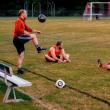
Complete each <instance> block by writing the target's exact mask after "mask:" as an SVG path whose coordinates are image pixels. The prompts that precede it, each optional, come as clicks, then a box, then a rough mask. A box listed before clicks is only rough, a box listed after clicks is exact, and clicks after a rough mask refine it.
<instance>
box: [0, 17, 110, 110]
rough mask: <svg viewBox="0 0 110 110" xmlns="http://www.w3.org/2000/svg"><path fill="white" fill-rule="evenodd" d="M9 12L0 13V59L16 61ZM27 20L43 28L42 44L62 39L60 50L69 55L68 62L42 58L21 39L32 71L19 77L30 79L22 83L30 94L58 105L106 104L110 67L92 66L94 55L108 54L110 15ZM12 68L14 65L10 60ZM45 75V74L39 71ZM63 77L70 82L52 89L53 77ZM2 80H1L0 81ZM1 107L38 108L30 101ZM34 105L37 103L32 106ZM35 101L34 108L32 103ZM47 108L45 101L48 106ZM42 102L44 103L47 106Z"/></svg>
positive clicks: (73, 109)
mask: <svg viewBox="0 0 110 110" xmlns="http://www.w3.org/2000/svg"><path fill="white" fill-rule="evenodd" d="M14 22H15V19H14V18H12V19H11V18H7V19H6V18H1V19H0V59H3V60H6V61H8V62H11V63H13V64H16V60H17V52H16V50H15V48H14V46H13V45H12V30H13V27H14ZM27 23H28V24H29V25H30V26H31V27H33V28H35V29H38V30H41V31H43V32H44V34H43V35H41V36H38V39H39V41H40V43H41V45H42V46H43V47H48V48H49V47H50V46H51V45H53V44H54V43H55V42H56V41H58V40H62V41H63V43H64V47H65V50H66V51H67V52H68V53H70V55H71V60H72V62H71V63H68V64H55V63H54V64H52V63H47V62H46V61H45V59H44V53H41V54H37V53H36V51H35V47H34V46H33V44H32V42H30V43H27V44H26V52H25V61H24V67H25V68H28V69H29V70H31V71H34V72H36V75H35V74H32V73H30V72H26V73H25V74H24V75H22V76H21V77H23V78H25V79H28V80H29V81H31V82H32V83H33V85H32V86H31V87H29V88H28V87H27V88H21V89H22V90H24V91H25V92H27V93H28V94H30V95H31V96H33V97H35V99H39V100H40V101H41V102H45V104H47V105H48V104H49V105H50V106H51V107H53V109H54V108H56V109H58V110H61V109H62V110H110V72H109V71H106V70H101V69H98V68H97V62H96V61H97V59H98V58H101V59H102V61H103V62H106V61H108V60H110V21H109V20H99V21H92V22H89V21H84V20H82V19H78V20H77V19H73V18H66V19H65V18H53V19H51V18H49V19H47V22H46V23H39V22H38V21H37V19H31V18H30V19H28V20H27ZM12 67H13V69H14V71H15V73H16V67H15V66H12ZM38 74H41V75H43V76H46V77H47V78H44V77H42V76H41V75H38ZM49 78H50V79H53V80H57V79H60V78H61V79H63V80H64V81H65V82H66V84H67V85H68V86H69V87H70V88H69V87H68V86H67V87H65V88H64V89H57V88H56V87H55V82H53V81H51V80H49ZM0 84H1V83H0ZM0 93H1V94H2V95H1V97H0V101H1V107H0V110H5V109H6V110H15V109H16V110H18V109H21V110H25V109H26V110H27V109H29V110H31V109H32V110H34V109H35V110H42V109H43V107H42V106H41V105H39V106H40V108H41V109H40V108H39V106H38V105H37V104H34V102H31V101H30V103H29V102H24V103H19V104H7V105H4V104H2V98H3V94H4V93H3V91H2V90H0ZM35 105H36V106H35ZM2 107H3V108H4V109H2ZM37 107H38V108H37ZM47 108H48V107H47ZM47 108H46V109H47Z"/></svg>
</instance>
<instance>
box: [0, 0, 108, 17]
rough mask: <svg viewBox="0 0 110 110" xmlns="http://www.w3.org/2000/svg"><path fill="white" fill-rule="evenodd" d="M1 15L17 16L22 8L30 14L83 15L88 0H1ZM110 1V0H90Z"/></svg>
mask: <svg viewBox="0 0 110 110" xmlns="http://www.w3.org/2000/svg"><path fill="white" fill-rule="evenodd" d="M0 1H1V3H0V16H17V12H18V10H19V9H21V8H25V9H27V10H28V13H29V16H37V15H38V14H39V13H41V12H42V13H45V14H46V15H47V16H82V14H83V12H84V8H85V5H86V3H87V2H88V0H82V1H81V0H0ZM89 1H100V2H105V1H110V0H89Z"/></svg>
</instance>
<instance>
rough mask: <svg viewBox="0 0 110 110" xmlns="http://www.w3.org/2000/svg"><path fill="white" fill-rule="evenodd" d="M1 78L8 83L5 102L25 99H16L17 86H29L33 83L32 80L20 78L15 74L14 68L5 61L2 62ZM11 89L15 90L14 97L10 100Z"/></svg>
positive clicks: (0, 68)
mask: <svg viewBox="0 0 110 110" xmlns="http://www.w3.org/2000/svg"><path fill="white" fill-rule="evenodd" d="M0 79H1V80H2V81H4V82H5V84H6V85H7V90H6V93H5V96H4V99H3V103H8V102H19V101H23V100H22V99H16V94H15V88H16V87H27V86H31V85H32V83H31V82H29V81H27V80H24V79H23V78H20V77H18V76H16V75H13V71H12V68H11V67H10V66H8V65H6V64H3V63H0ZM11 90H12V91H13V96H14V99H11V100H9V99H8V98H9V95H10V92H11Z"/></svg>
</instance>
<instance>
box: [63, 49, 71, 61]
mask: <svg viewBox="0 0 110 110" xmlns="http://www.w3.org/2000/svg"><path fill="white" fill-rule="evenodd" d="M61 58H62V59H64V60H65V61H66V62H71V60H70V55H69V54H67V53H65V51H64V49H62V54H61Z"/></svg>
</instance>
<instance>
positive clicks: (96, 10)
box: [83, 2, 110, 21]
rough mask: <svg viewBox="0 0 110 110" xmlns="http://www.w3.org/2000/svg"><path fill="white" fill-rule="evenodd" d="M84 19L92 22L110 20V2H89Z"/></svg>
mask: <svg viewBox="0 0 110 110" xmlns="http://www.w3.org/2000/svg"><path fill="white" fill-rule="evenodd" d="M83 17H84V18H85V19H87V20H90V21H91V20H92V19H93V18H96V20H98V19H102V18H103V19H104V18H110V2H88V3H87V4H86V7H85V10H84V14H83Z"/></svg>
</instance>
